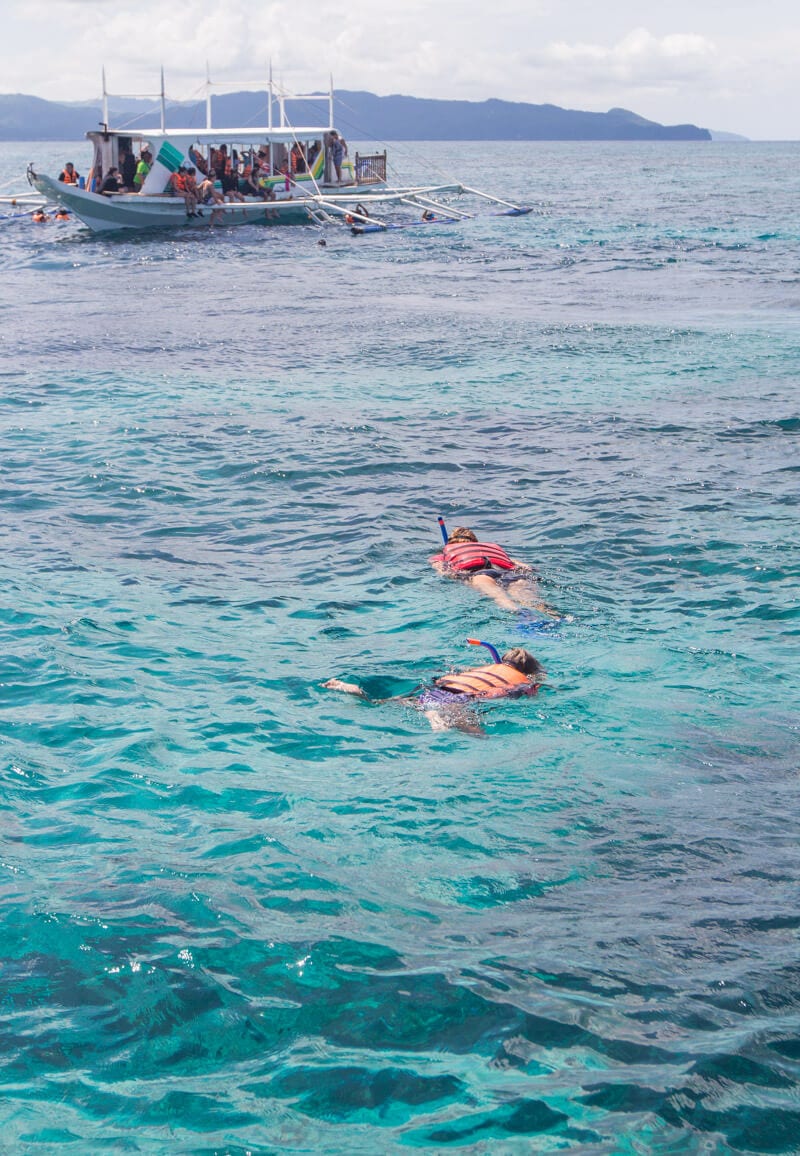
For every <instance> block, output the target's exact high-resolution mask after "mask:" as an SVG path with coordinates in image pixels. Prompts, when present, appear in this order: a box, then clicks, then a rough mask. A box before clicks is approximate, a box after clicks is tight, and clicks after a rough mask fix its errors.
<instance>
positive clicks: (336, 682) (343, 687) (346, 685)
mask: <svg viewBox="0 0 800 1156" xmlns="http://www.w3.org/2000/svg"><path fill="white" fill-rule="evenodd" d="M322 685H323V687H324V688H325V690H340V691H341V692H342V694H355V695H358V697H359V698H366V697H367V692H366V691H365V690H364V689H363V687H360V686H359V685H358V684H357V683H355V682H342V680H341V679H340V678H329V679H328V681H327V682H323V684H322Z"/></svg>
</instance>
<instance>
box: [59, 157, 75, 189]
mask: <svg viewBox="0 0 800 1156" xmlns="http://www.w3.org/2000/svg"><path fill="white" fill-rule="evenodd" d="M58 179H59V180H60V181H61V183H62V184H65V185H77V184H78V182H79V181H80V179H81V178H80V174H79V173H76V172H75V166H74V164H73V163H72V161H67V163H66V164H65V165H64V170H63V172H60V173H59V174H58Z"/></svg>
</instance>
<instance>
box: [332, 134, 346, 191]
mask: <svg viewBox="0 0 800 1156" xmlns="http://www.w3.org/2000/svg"><path fill="white" fill-rule="evenodd" d="M346 155H347V141H346V140H345V139H344V137H342V136H339V134H338V132H337V131H336V129H331V158H332V160H333V167H334V169H335V170H336V184H337V185H340V184H341V183H342V161H343V160H344V158H345V156H346Z"/></svg>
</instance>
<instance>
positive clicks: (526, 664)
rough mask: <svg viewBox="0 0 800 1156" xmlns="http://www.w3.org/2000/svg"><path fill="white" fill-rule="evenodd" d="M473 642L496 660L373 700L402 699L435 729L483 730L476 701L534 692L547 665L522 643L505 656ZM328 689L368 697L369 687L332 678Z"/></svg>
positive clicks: (477, 641) (473, 640)
mask: <svg viewBox="0 0 800 1156" xmlns="http://www.w3.org/2000/svg"><path fill="white" fill-rule="evenodd" d="M467 642H469V643H470V645H472V646H485V647H486V649H487V650H489V651H490V653H491V655H492V658H493V659H494V662H492V663H490V664H489V665H488V666H476V667H470V669H469V670H461V671H455V672H454V673H453V674H445V675H443V676H442V677H441V678H437V679H434V682H433V685H432V686H429V687H423V688H422V690H421V691H413V692H412V693H411V694H405V695H398V696H397V697H396V698H390V699H377V700H369V701H376V702H400V703H405V704H406V705H407V706H412V707H414V708H415V709H416V710H419V711H421V712H422V713H423V714H424V715H425V717H426V719H427V720H428V722H429V723H430V724H431V727H432V728H433V730H435V731H444V730H450V729H456V730H460V731H465V732H466V733H467V734H483V733H484V732H483V727H482V726H481V723H480V719H479V717H478V715H477V713H476V711H475V709H474V707H475V704H476V703H479V702H485V701H487V700H489V699H494V698H520V697H522V696H529V695H534V694H536V692H537V691H538V689H539V686H540V684H541V682H542V681H543V679H544V669H543V668H542V665H541V663H540V662H538V660H537V659H535V658H534V657H533V655H532V654H531V653H530V652H529V651H527V650H523V649H522V647H521V646H517V647H515V648H514V649H513V650H508V651H506V653H505V654H504V655H503V657H502V658H501V657H500V655H499V654H498V653H497V651H496V650H495V648H494V647H493V646H491V645H490V644H489V643H488V642H481V641H479V639H477V638H468V639H467ZM322 685H323V686H324V687H325V689H326V690H339V691H342V692H343V693H344V694H354V695H357V696H358V697H359V698H364V699H368V695H367V694H366V693H365V691H364V690H363V689H362V688H361V687H360V686H359V685H358V684H357V683H355V682H342V680H341V679H339V678H331V679H328V681H327V682H323V684H322Z"/></svg>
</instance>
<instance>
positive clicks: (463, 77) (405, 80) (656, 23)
mask: <svg viewBox="0 0 800 1156" xmlns="http://www.w3.org/2000/svg"><path fill="white" fill-rule="evenodd" d="M1 27H2V72H0V88H1V89H2V91H3V92H23V93H30V94H33V95H35V96H43V97H46V98H48V99H54V100H83V99H86V98H89V97H93V96H98V95H99V93H100V69H101V66H102V65H103V64H105V66H106V73H107V78H108V86H109V89H110V91H112V92H116V93H124V94H128V95H130V94H134V93H140V92H153V91H155V90H156V89H157V87H158V70H159V67H160V65H161V64H162V63H163V65H164V69H165V74H166V81H167V93H168V95H169V96H172V97H174V98H176V99H189V98H191V97H197V96H198V95H199V94H200V89H199V85H200V84H201V83H202V81H203V79H204V76H205V62H206V60H208V61H209V62H210V67H211V76H212V80H220V81H223V80H224V81H241V82H242V83H241V87H242V88H245V87H253V85H252V84H248V83H247V82H248V81H253V80H254V79H256V78H257V77H258V76H259V74H261V75H263V74H264V72H265V71H266V61H267V60H268V59H269V58H270V57H271V58H272V61H273V65H274V69H275V74H276V78H277V77H281V78H282V80H283V82H284V83H285V84H286V85H287V86H288V87H290V88H293V89H294V90H295V91H309V90H314V89H320V88H325V87H326V86H327V79H328V74H329V73H331V72H332V73H333V78H334V84H335V85H336V87H337V88H348V89H367V90H368V91H370V92H376V93H379V94H380V95H387V94H389V93H404V94H406V95H410V96H427V97H438V98H445V99H447V98H450V99H463V100H485V99H486V98H488V97H492V96H496V97H501V98H503V99H506V100H520V101H529V102H531V103H534V104H545V103H550V104H558V105H563V106H565V107H568V108H581V109H589V110H592V111H606V110H607V109H609V108H613V107H615V106H621V107H623V108H629V109H632V110H633V111H634V112H638V113H640V114H641V115H642V116H646V117H649V118H651V119H653V120H657V121H660V122H661V123H663V124H679V123H684V122H692V123H694V124H699V125H701V126H703V127H705V128H712V129H722V130H727V131H730V132H738V133H742V134H743V135H745V136H748V137H751V138H753V139H767V140H769V139H773V140H774V139H783V140H787V139H797V138H798V137H800V128H799V127H798V126H799V125H800V117H799V116H798V112H799V110H800V79H798V78H799V77H800V69H798V63H797V62H798V58H800V19H798V15H797V9H796V8H795V6H794V3H791V4H790V2H789V0H762V2H761V3H752V0H748V2H747V3H745V2H744V0H672V2H671V3H668V4H667V3H664V2H663V0H660V2H658V3H656V2H654V0H639V2H634V0H608V2H607V3H605V4H601V3H598V2H597V0H490V2H486V0H484V2H481V3H479V2H478V0H458V2H457V0H348V2H347V3H342V2H340V0H291V2H289V0H275V2H273V3H270V2H269V0H216V2H213V0H205V2H204V3H199V2H198V0H176V2H174V3H170V0H138V2H137V3H131V2H130V0H117V2H113V3H109V2H107V0H3V18H2V25H1Z"/></svg>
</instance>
